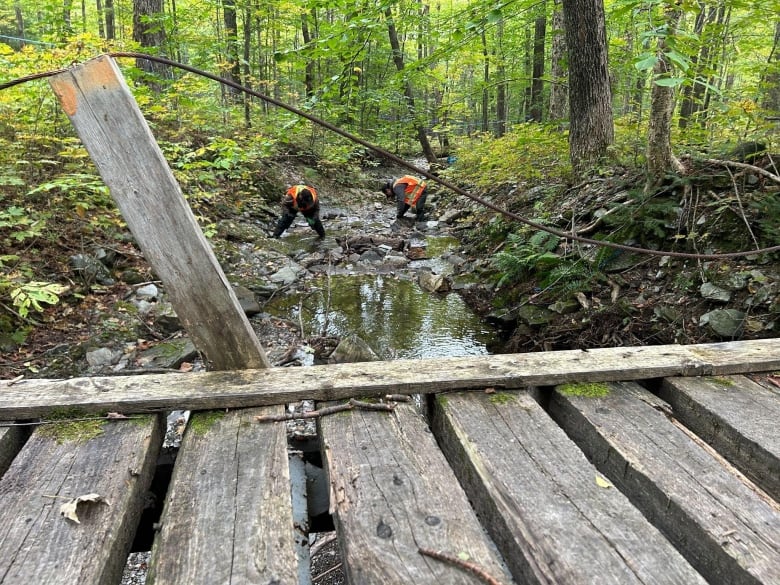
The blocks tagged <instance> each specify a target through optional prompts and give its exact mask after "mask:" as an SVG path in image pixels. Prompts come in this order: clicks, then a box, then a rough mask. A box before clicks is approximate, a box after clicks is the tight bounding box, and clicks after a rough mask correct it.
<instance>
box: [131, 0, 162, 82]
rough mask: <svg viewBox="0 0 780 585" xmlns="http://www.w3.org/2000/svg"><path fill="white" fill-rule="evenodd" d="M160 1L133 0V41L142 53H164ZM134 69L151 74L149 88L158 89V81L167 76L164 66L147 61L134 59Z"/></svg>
mask: <svg viewBox="0 0 780 585" xmlns="http://www.w3.org/2000/svg"><path fill="white" fill-rule="evenodd" d="M163 16H164V15H163V2H162V0H133V40H134V41H136V42H137V43H138V44H139V45H140V46H141V49H142V50H143V51H146V52H148V53H164V52H165V51H164V48H165V27H164V26H163ZM136 67H138V68H139V69H141V70H142V71H145V72H147V73H149V74H152V75H153V76H154V77H153V78H152V79H150V80H148V83H149V86H150V87H153V88H156V89H159V80H160V79H165V78H166V77H167V75H168V68H167V66H165V65H162V64H160V63H157V62H155V61H149V60H147V59H136Z"/></svg>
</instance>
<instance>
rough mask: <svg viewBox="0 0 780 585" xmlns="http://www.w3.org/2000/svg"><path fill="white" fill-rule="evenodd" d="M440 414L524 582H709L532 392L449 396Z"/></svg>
mask: <svg viewBox="0 0 780 585" xmlns="http://www.w3.org/2000/svg"><path fill="white" fill-rule="evenodd" d="M433 420H434V423H433V429H434V434H435V435H436V438H437V439H438V443H439V445H441V448H442V450H443V451H444V452H445V454H446V455H447V459H448V460H449V461H450V464H451V465H452V467H453V469H454V470H455V474H456V475H457V476H458V479H459V480H460V482H461V483H462V484H463V485H464V486H465V489H466V493H467V494H468V496H469V500H470V501H471V502H473V505H474V507H475V508H476V510H477V514H478V515H479V517H480V518H481V519H482V522H483V524H484V526H485V528H486V530H487V531H488V533H489V534H490V535H491V536H492V537H493V540H494V541H495V543H496V545H497V546H498V547H499V550H500V551H501V553H502V555H503V557H504V559H506V562H507V564H508V565H509V567H510V569H511V570H512V574H513V575H514V577H515V581H516V582H517V583H536V584H541V583H548V584H549V583H555V584H556V585H581V584H583V583H598V584H599V585H651V584H654V585H662V584H667V585H668V584H670V583H685V584H686V585H694V584H697V585H704V584H705V583H706V582H705V581H704V579H702V578H701V577H700V576H699V575H698V574H697V573H696V572H695V571H694V570H693V568H691V566H690V564H688V563H687V562H686V561H685V560H684V559H683V557H682V556H681V555H680V554H679V553H677V551H676V550H675V549H674V547H673V546H672V545H671V544H670V543H669V542H668V541H667V540H666V539H665V538H663V536H662V535H661V533H660V532H659V531H658V530H657V529H656V528H654V527H653V526H652V525H651V524H650V523H649V522H648V521H647V519H646V518H645V517H644V516H642V514H641V513H640V512H639V511H638V510H637V509H636V508H635V507H634V506H632V505H631V504H630V503H629V501H628V499H627V498H626V497H625V496H623V494H621V493H620V492H618V491H617V490H615V489H608V488H605V487H604V486H605V485H606V486H608V485H609V484H608V483H607V482H606V481H603V480H604V478H603V477H601V475H600V474H599V473H598V471H596V468H595V467H593V465H592V464H591V463H590V462H589V461H588V460H587V459H586V457H585V455H584V454H583V453H582V451H580V450H579V449H578V448H577V446H576V445H575V444H574V443H573V442H572V441H571V439H569V438H568V437H567V436H566V433H564V431H563V430H562V429H561V428H560V427H559V426H558V425H557V424H555V423H554V422H553V421H552V420H551V419H550V417H549V416H548V415H547V413H546V412H544V410H543V409H542V407H541V406H539V404H538V403H537V402H536V401H535V400H534V399H533V398H531V397H530V396H529V395H528V394H527V393H524V392H512V393H510V392H504V393H497V394H484V393H482V394H476V393H469V394H465V393H457V394H450V395H448V396H446V397H443V396H440V397H438V399H437V400H436V401H435V407H434V417H433ZM599 480H602V483H601V485H599V483H598V481H599Z"/></svg>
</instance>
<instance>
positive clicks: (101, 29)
mask: <svg viewBox="0 0 780 585" xmlns="http://www.w3.org/2000/svg"><path fill="white" fill-rule="evenodd" d="M95 9H96V10H97V14H98V19H97V21H98V36H99V37H100V38H101V39H104V38H106V27H105V24H104V21H103V16H104V15H103V2H102V1H101V0H96V2H95Z"/></svg>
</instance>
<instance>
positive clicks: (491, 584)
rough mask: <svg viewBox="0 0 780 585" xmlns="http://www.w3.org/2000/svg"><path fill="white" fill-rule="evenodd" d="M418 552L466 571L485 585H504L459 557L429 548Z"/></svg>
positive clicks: (483, 570)
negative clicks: (485, 584)
mask: <svg viewBox="0 0 780 585" xmlns="http://www.w3.org/2000/svg"><path fill="white" fill-rule="evenodd" d="M417 552H419V553H420V554H421V555H423V556H426V557H431V558H432V559H436V560H437V561H442V562H444V563H449V564H450V565H454V566H456V567H458V568H459V569H463V570H464V571H466V572H468V573H471V574H472V575H474V576H475V577H477V578H478V579H479V580H481V581H482V582H483V583H487V585H502V583H501V581H499V580H498V579H496V578H495V577H493V576H492V575H489V574H488V573H487V571H485V569H483V568H482V567H479V566H477V565H475V564H474V563H470V562H468V561H464V560H463V559H459V558H458V557H455V556H452V555H449V554H447V553H443V552H441V551H435V550H431V549H429V548H419V549H417Z"/></svg>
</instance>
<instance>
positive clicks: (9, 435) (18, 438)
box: [0, 427, 29, 475]
mask: <svg viewBox="0 0 780 585" xmlns="http://www.w3.org/2000/svg"><path fill="white" fill-rule="evenodd" d="M28 434H29V433H27V432H26V430H25V429H24V428H23V427H0V475H3V474H4V473H5V470H6V469H8V466H9V465H11V461H13V459H14V457H16V454H17V453H18V452H19V449H21V448H22V445H23V444H24V440H25V438H26V436H27V435H28Z"/></svg>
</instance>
